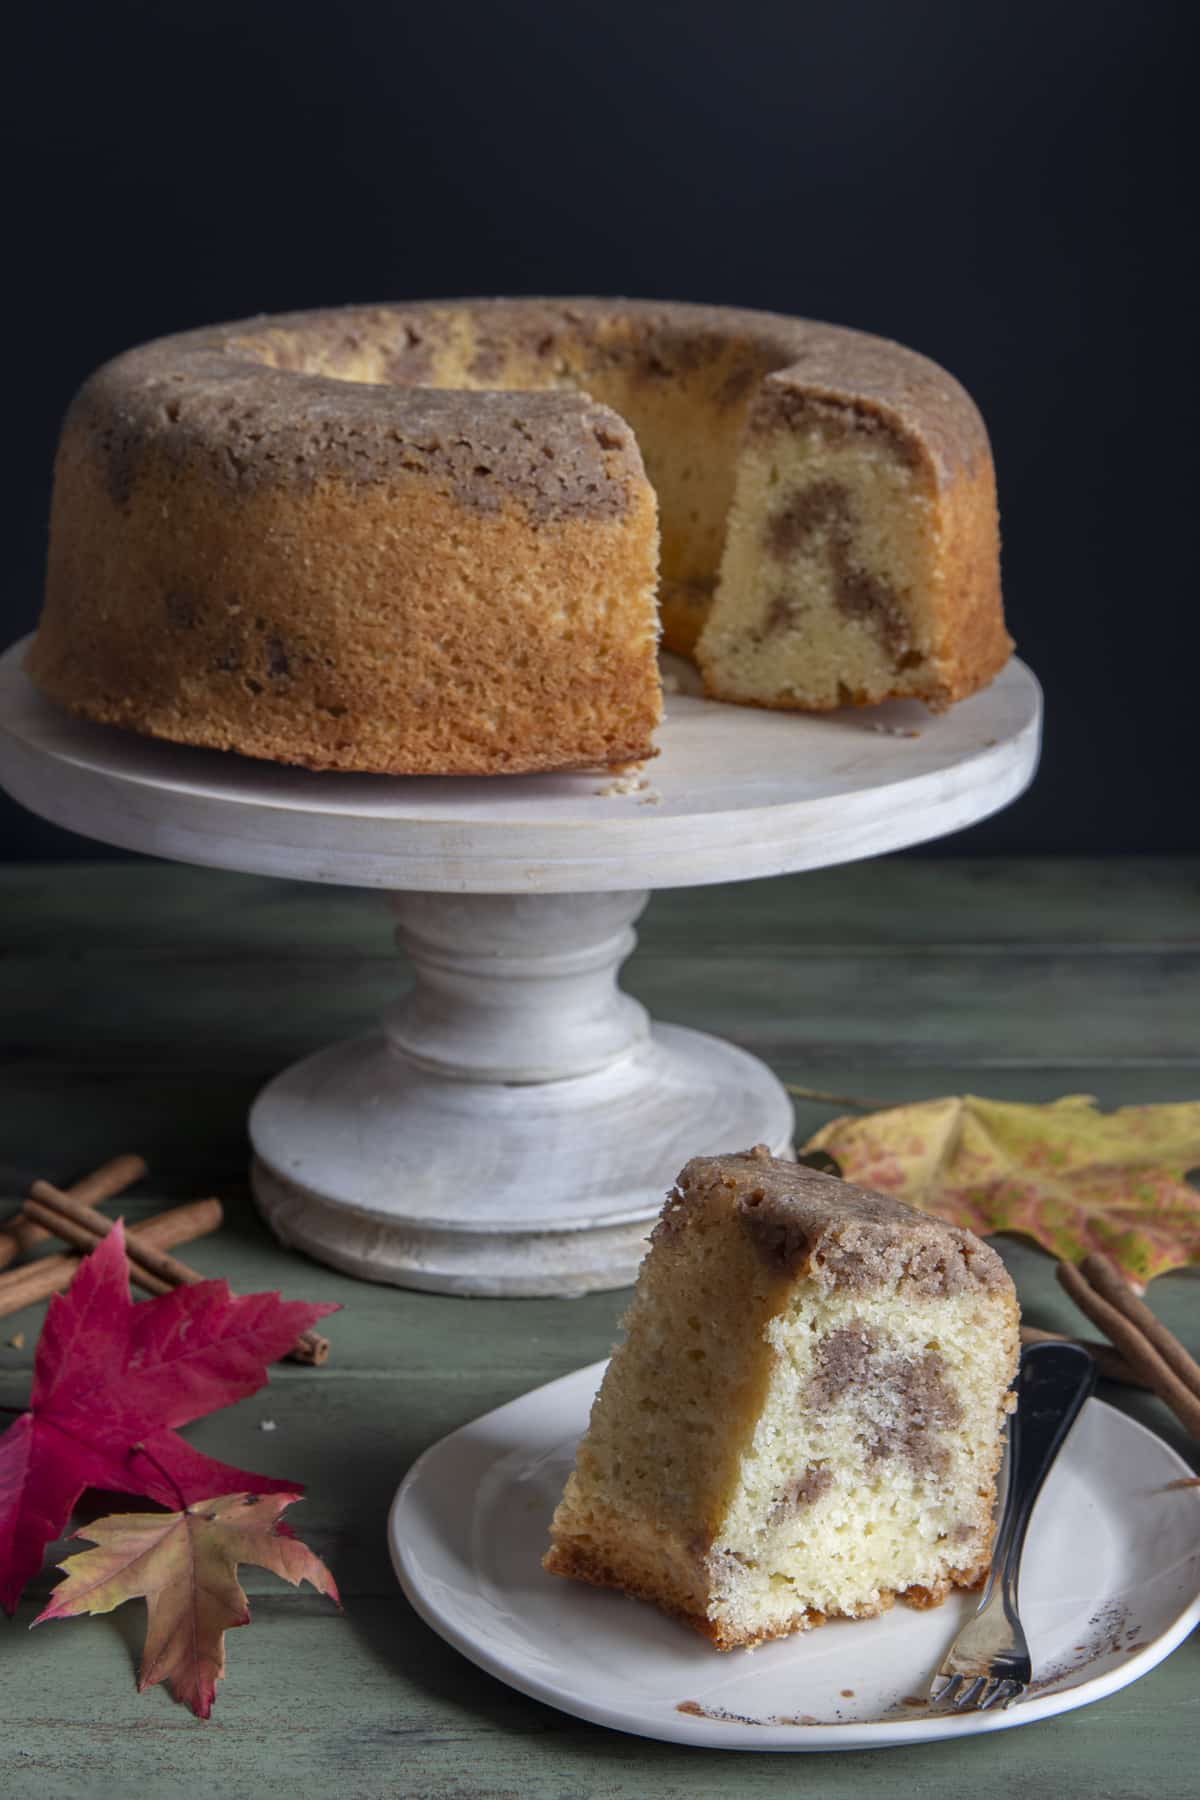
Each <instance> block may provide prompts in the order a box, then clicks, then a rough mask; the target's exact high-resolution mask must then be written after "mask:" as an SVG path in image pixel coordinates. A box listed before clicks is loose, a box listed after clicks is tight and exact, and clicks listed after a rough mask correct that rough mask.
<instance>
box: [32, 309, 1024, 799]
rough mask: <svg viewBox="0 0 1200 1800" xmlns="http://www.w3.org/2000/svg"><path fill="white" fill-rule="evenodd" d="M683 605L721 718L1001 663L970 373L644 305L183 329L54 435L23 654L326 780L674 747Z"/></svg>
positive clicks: (152, 724) (987, 492)
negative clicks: (38, 605) (36, 607)
mask: <svg viewBox="0 0 1200 1800" xmlns="http://www.w3.org/2000/svg"><path fill="white" fill-rule="evenodd" d="M660 528H661V563H660V558H659V537H660ZM660 577H661V579H660ZM656 587H657V603H656ZM660 621H661V628H662V634H663V640H664V642H665V643H666V645H667V647H668V648H670V649H674V650H677V651H679V652H681V653H682V654H684V655H688V656H693V657H695V658H696V660H698V662H699V664H700V667H701V669H702V671H703V674H704V678H705V683H706V686H707V688H708V691H709V692H710V693H711V694H713V695H715V696H718V697H720V698H724V699H729V700H736V701H746V702H752V703H754V704H758V705H764V706H778V707H802V708H810V709H816V710H820V709H823V708H826V707H829V706H836V705H840V704H843V703H850V702H854V703H862V702H866V701H873V700H878V699H883V698H886V697H889V696H896V695H913V696H916V697H918V698H921V699H924V700H926V701H927V702H928V703H929V704H930V705H932V706H942V705H945V704H946V703H947V702H948V701H950V700H953V699H955V698H958V697H959V696H961V695H963V694H966V693H969V692H971V691H972V690H973V689H974V688H977V687H979V686H981V685H983V684H984V683H985V682H987V681H988V680H990V679H991V677H992V676H993V675H994V674H995V673H996V671H997V669H998V668H999V667H1000V665H1001V664H1002V662H1003V661H1004V659H1005V657H1006V656H1007V654H1008V651H1009V648H1010V644H1009V640H1008V638H1007V636H1006V634H1005V631H1004V626H1003V620H1002V614H1001V604H1000V587H999V560H998V539H997V528H996V508H995V493H994V485H993V480H992V467H991V457H990V453H989V450H988V443H987V437H986V434H985V432H984V429H983V426H982V423H981V422H980V419H979V415H978V413H977V412H976V410H975V408H974V406H973V405H972V403H971V401H970V400H969V399H968V397H967V396H966V394H965V393H964V392H963V390H962V389H961V388H960V387H959V386H958V384H957V382H955V381H954V380H953V379H952V378H951V377H950V376H949V375H947V374H946V373H945V372H944V371H943V370H941V369H939V368H937V366H936V365H935V364H933V363H930V362H928V361H927V360H926V359H925V358H923V357H920V356H917V355H915V354H914V353H913V352H912V351H909V350H905V349H903V348H902V347H901V346H899V345H897V344H891V343H886V342H884V341H883V340H882V339H878V338H871V337H867V336H865V335H864V334H862V333H860V332H854V331H845V330H841V329H838V328H836V327H833V326H827V325H818V324H812V323H809V322H807V321H804V320H799V319H789V318H783V317H780V316H778V315H775V314H769V313H756V312H749V311H736V310H732V309H725V308H719V307H705V306H686V305H667V304H660V303H657V302H638V301H623V300H622V301H605V300H570V301H550V300H521V301H506V300H496V301H457V302H444V303H441V302H427V303H421V304H419V305H412V306H401V305H397V306H378V307H346V308H341V309H335V310H332V311H327V312H314V313H298V314H287V315H279V316H277V317H270V318H260V319H251V320H246V321H242V322H240V323H238V324H234V325H228V326H222V327H213V328H211V329H208V330H203V331H196V332H190V333H184V334H182V335H180V336H178V337H173V338H165V339H162V340H160V341H159V342H157V343H154V344H150V345H147V346H145V347H143V348H141V349H139V350H134V351H131V352H129V353H128V354H126V355H124V356H121V357H118V358H117V359H116V360H115V361H114V362H112V363H109V364H107V365H106V366H105V367H104V368H103V369H101V370H99V371H98V372H97V373H96V374H95V375H94V376H93V377H92V378H91V379H90V380H89V381H88V382H87V383H86V384H85V385H84V387H83V389H82V390H81V391H80V393H79V395H78V396H77V397H76V400H75V402H74V403H73V405H72V407H71V410H70V412H69V414H68V416H67V420H66V422H65V425H64V428H63V434H62V439H61V444H60V449H59V455H58V461H57V465H56V474H55V488H54V501H53V507H52V516H51V532H50V555H49V567H48V576H47V589H46V604H45V608H44V611H43V616H42V620H41V624H40V627H39V631H38V635H37V638H36V641H35V644H34V647H33V650H32V652H31V655H30V659H29V669H30V673H31V674H32V676H33V678H34V680H35V681H37V683H38V684H39V686H41V687H42V688H43V689H44V690H45V692H46V693H48V694H49V695H50V696H51V697H52V698H54V699H56V700H58V701H59V702H60V703H62V704H64V705H66V706H68V707H70V708H71V709H72V710H74V711H76V712H78V713H81V714H83V715H84V716H86V717H88V718H93V719H98V720H101V721H102V722H104V723H109V724H117V725H124V726H127V727H129V728H131V729H133V730H137V731H143V732H147V733H150V734H152V735H155V736H160V737H165V738H171V739H176V740H179V741H181V742H186V743H195V744H204V745H208V746H213V747H216V748H221V749H234V750H241V751H243V752H245V753H247V754H249V755H253V756H261V757H268V758H271V759H275V760H281V761H289V762H298V763H303V764H307V765H309V766H311V767H314V768H340V769H358V770H366V771H373V772H379V773H397V774H400V773H409V774H437V773H442V774H499V773H517V772H520V771H525V770H536V769H556V768H571V767H584V766H592V765H608V766H612V765H618V764H621V763H627V762H631V761H636V760H640V759H642V758H644V757H646V756H648V755H652V754H653V741H652V734H653V731H654V727H655V725H656V724H657V723H658V720H659V718H660V715H661V692H660V688H659V680H658V673H657V664H656V654H655V652H656V647H657V638H658V633H659V626H660Z"/></svg>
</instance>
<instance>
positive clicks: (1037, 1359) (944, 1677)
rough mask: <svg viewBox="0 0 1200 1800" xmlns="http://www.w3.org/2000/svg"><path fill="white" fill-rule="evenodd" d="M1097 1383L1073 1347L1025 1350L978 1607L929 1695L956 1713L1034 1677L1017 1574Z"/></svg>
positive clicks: (984, 1704)
mask: <svg viewBox="0 0 1200 1800" xmlns="http://www.w3.org/2000/svg"><path fill="white" fill-rule="evenodd" d="M1095 1385H1096V1365H1095V1363H1094V1362H1093V1361H1092V1359H1091V1357H1090V1356H1089V1355H1088V1353H1087V1351H1086V1350H1081V1349H1080V1348H1079V1347H1078V1346H1077V1345H1075V1344H1030V1345H1029V1346H1028V1348H1026V1349H1025V1350H1023V1351H1022V1352H1021V1366H1020V1370H1019V1372H1018V1374H1017V1410H1016V1412H1015V1413H1013V1415H1012V1417H1011V1418H1010V1419H1009V1422H1008V1453H1007V1465H1008V1483H1007V1487H1006V1490H1005V1499H1004V1511H1003V1513H1002V1515H1001V1519H1000V1528H999V1530H998V1531H997V1533H996V1543H995V1548H994V1550H993V1552H992V1570H991V1574H990V1575H989V1576H988V1581H987V1586H986V1587H985V1588H984V1590H983V1598H982V1600H981V1601H980V1602H979V1611H978V1612H977V1613H976V1614H975V1617H974V1618H973V1619H971V1620H970V1621H969V1622H968V1624H966V1625H965V1626H964V1627H963V1629H962V1630H961V1631H960V1632H959V1634H958V1636H957V1637H956V1638H955V1640H954V1642H953V1644H952V1645H951V1647H950V1651H949V1654H948V1655H947V1657H946V1659H945V1661H944V1662H943V1663H942V1666H941V1668H940V1669H939V1670H938V1672H937V1674H936V1675H935V1676H934V1678H933V1682H932V1684H931V1686H930V1689H929V1699H930V1702H931V1704H932V1705H934V1706H953V1707H954V1709H955V1710H956V1711H957V1712H985V1711H987V1709H988V1708H989V1707H994V1706H999V1707H1006V1706H1011V1705H1012V1703H1013V1701H1014V1700H1018V1699H1020V1697H1021V1695H1022V1694H1023V1693H1024V1692H1025V1690H1026V1688H1027V1687H1028V1686H1029V1683H1030V1682H1031V1681H1032V1679H1033V1665H1032V1662H1031V1661H1030V1656H1029V1645H1028V1643H1027V1642H1026V1639H1025V1633H1024V1631H1023V1630H1022V1628H1021V1620H1020V1615H1019V1614H1018V1612H1017V1578H1018V1573H1019V1570H1020V1566H1021V1552H1022V1550H1023V1549H1024V1548H1025V1534H1026V1532H1027V1531H1028V1529H1029V1521H1030V1518H1031V1517H1032V1515H1033V1508H1034V1503H1035V1502H1036V1500H1037V1497H1038V1495H1039V1493H1040V1492H1041V1489H1042V1483H1043V1482H1044V1481H1045V1479H1046V1476H1047V1475H1048V1474H1049V1473H1050V1466H1051V1464H1052V1463H1053V1461H1054V1459H1055V1457H1056V1456H1057V1455H1058V1453H1059V1451H1060V1450H1061V1449H1062V1447H1063V1444H1064V1443H1065V1442H1066V1438H1067V1433H1068V1432H1069V1431H1070V1429H1071V1427H1072V1425H1073V1424H1074V1423H1075V1420H1076V1419H1077V1418H1078V1417H1079V1413H1080V1410H1081V1408H1082V1407H1083V1403H1084V1401H1085V1400H1086V1399H1087V1397H1088V1395H1089V1394H1090V1393H1091V1391H1092V1389H1093V1388H1094V1387H1095Z"/></svg>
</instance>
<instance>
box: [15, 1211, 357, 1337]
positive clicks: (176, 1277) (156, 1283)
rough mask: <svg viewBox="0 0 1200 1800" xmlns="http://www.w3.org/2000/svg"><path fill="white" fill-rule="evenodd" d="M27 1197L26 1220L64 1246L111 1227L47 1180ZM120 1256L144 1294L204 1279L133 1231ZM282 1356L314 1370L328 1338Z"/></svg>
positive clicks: (90, 1244) (91, 1242)
mask: <svg viewBox="0 0 1200 1800" xmlns="http://www.w3.org/2000/svg"><path fill="white" fill-rule="evenodd" d="M29 1193H30V1198H29V1199H28V1200H27V1201H26V1203H25V1210H26V1212H27V1213H28V1215H29V1217H30V1218H31V1219H33V1220H35V1221H36V1222H37V1223H38V1224H39V1225H46V1226H48V1227H49V1229H50V1230H52V1231H57V1232H58V1233H59V1235H60V1236H61V1237H64V1238H66V1239H67V1241H68V1242H69V1243H75V1244H79V1245H80V1246H81V1247H83V1246H86V1248H88V1249H93V1248H94V1247H95V1245H96V1244H98V1243H99V1242H100V1239H101V1238H104V1237H107V1236H108V1234H109V1232H110V1231H111V1230H112V1229H113V1221H112V1220H111V1219H106V1218H105V1216H104V1214H103V1213H99V1212H97V1211H96V1210H95V1208H94V1207H91V1206H86V1205H84V1204H83V1202H82V1201H79V1200H75V1199H73V1198H72V1197H71V1196H70V1195H69V1194H64V1193H61V1192H60V1191H59V1190H58V1188H56V1187H53V1186H52V1185H51V1184H50V1182H48V1181H35V1182H34V1184H33V1186H32V1187H31V1188H30V1190H29ZM125 1253H126V1256H127V1258H128V1261H129V1275H130V1279H131V1280H132V1281H135V1282H136V1283H137V1284H138V1286H139V1287H141V1288H144V1289H145V1290H146V1292H147V1293H149V1294H167V1293H170V1291H171V1289H172V1288H176V1287H189V1286H191V1285H192V1284H193V1283H195V1282H197V1281H204V1280H206V1279H207V1277H206V1276H204V1275H201V1274H200V1273H199V1272H198V1271H197V1270H196V1269H193V1268H190V1267H189V1266H188V1264H187V1263H185V1262H180V1261H179V1259H178V1257H174V1256H169V1255H168V1254H167V1252H166V1251H164V1250H158V1249H156V1248H155V1247H154V1245H153V1244H145V1243H143V1242H142V1241H141V1240H140V1238H139V1235H138V1233H137V1232H136V1231H127V1232H126V1234H125ZM287 1354H288V1357H289V1359H290V1360H291V1361H292V1362H301V1363H309V1364H311V1365H313V1366H314V1367H317V1368H319V1367H320V1365H321V1364H322V1363H323V1362H326V1361H327V1360H328V1357H329V1339H328V1338H326V1337H322V1336H321V1334H320V1333H319V1332H316V1331H306V1332H304V1333H302V1335H301V1336H300V1337H298V1338H297V1339H296V1342H295V1343H294V1344H293V1345H292V1348H291V1349H290V1350H289V1351H288V1353H287Z"/></svg>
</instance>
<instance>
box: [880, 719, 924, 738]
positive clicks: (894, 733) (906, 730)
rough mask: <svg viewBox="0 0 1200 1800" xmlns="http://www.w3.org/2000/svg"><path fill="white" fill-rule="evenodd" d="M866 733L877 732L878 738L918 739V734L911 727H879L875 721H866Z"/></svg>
mask: <svg viewBox="0 0 1200 1800" xmlns="http://www.w3.org/2000/svg"><path fill="white" fill-rule="evenodd" d="M866 729H867V730H868V731H877V732H878V733H879V735H880V737H897V738H919V737H920V735H921V734H920V732H919V731H917V730H916V729H915V728H914V727H913V726H911V725H880V724H879V722H878V720H876V719H868V720H866Z"/></svg>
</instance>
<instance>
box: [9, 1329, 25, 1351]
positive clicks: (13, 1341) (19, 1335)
mask: <svg viewBox="0 0 1200 1800" xmlns="http://www.w3.org/2000/svg"><path fill="white" fill-rule="evenodd" d="M8 1347H9V1349H10V1350H23V1349H24V1348H25V1333H24V1332H23V1331H14V1333H13V1335H12V1336H11V1337H10V1338H9V1340H8Z"/></svg>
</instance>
